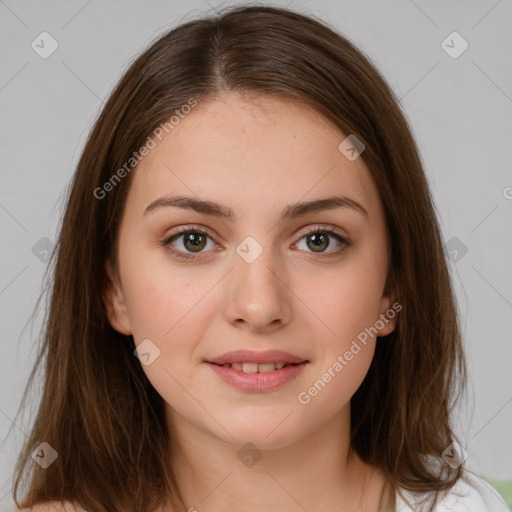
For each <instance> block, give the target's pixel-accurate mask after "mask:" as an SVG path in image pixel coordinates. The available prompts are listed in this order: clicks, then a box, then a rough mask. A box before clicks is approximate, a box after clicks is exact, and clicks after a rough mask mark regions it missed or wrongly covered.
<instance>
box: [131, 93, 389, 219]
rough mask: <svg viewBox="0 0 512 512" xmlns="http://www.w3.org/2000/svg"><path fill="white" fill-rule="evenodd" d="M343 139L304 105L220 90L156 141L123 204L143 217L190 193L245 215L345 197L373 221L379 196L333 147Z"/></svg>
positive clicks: (357, 166)
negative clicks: (167, 199) (151, 207)
mask: <svg viewBox="0 0 512 512" xmlns="http://www.w3.org/2000/svg"><path fill="white" fill-rule="evenodd" d="M346 137H347V134H344V133H342V132H341V131H340V130H339V129H338V128H337V127H335V126H334V125H333V124H332V123H331V122H329V121H328V120H327V119H326V118H325V117H323V116H322V115H320V114H319V113H318V112H316V111H315V110H313V109H311V108H310V107H308V106H306V105H304V104H300V103H297V102H290V101H284V100H282V99H277V98H273V97H268V96H260V97H252V98H250V99H249V98H244V97H242V96H241V95H238V94H235V93H226V94H224V95H222V96H221V97H219V98H215V99H208V100H206V101H202V102H199V104H198V105H197V106H196V107H195V108H194V109H193V110H192V111H191V112H190V113H189V114H187V115H184V116H183V117H182V118H181V119H180V121H179V123H178V124H177V125H175V126H174V128H173V129H172V131H170V132H169V133H168V134H166V135H164V136H163V138H162V140H161V141H158V140H157V139H156V146H155V147H154V149H152V150H151V151H150V153H149V154H148V155H147V156H146V157H145V158H144V159H143V160H142V161H141V162H140V164H139V165H138V167H137V168H136V169H135V170H134V171H133V172H134V176H133V181H132V184H131V187H130V192H129V195H128V202H129V203H130V204H131V207H132V208H135V209H136V210H138V211H140V212H141V213H142V212H143V210H144V209H145V208H146V207H147V206H148V204H149V203H150V202H152V201H154V200H155V199H156V198H158V197H161V196H163V195H166V194H168V195H171V194H173V195H175V194H186V195H194V196H199V197H201V198H203V199H210V200H213V201H215V202H218V203H221V204H226V206H228V207H230V208H232V209H233V210H234V211H235V212H238V213H239V214H240V216H241V217H243V216H247V215H251V216H253V215H254V214H257V213H259V214H261V215H264V213H265V212H269V210H274V209H275V211H277V210H280V209H281V207H282V206H283V205H285V204H291V203H295V202H297V201H299V200H303V201H307V200H311V199H317V198H320V197H327V196H333V195H344V196H348V197H350V198H352V199H354V200H356V201H358V202H360V203H362V204H363V205H364V206H365V208H366V209H367V210H368V211H369V213H370V217H373V216H378V215H380V214H381V213H382V212H381V206H380V200H379V196H378V192H377V190H376V188H375V185H374V183H373V180H372V179H371V175H370V173H369V171H368V169H367V168H366V166H365V164H364V162H363V160H362V158H357V159H356V160H354V161H350V160H348V159H347V158H346V157H345V156H344V154H342V153H341V152H340V150H339V149H338V146H339V145H340V143H341V142H342V141H343V140H344V139H345V138H346Z"/></svg>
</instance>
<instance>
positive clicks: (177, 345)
mask: <svg viewBox="0 0 512 512" xmlns="http://www.w3.org/2000/svg"><path fill="white" fill-rule="evenodd" d="M125 275H126V277H125V281H126V285H125V298H126V303H127V308H128V314H129V317H130V323H131V326H132V331H133V337H134V339H135V342H136V344H138V343H140V342H141V341H142V340H144V339H146V338H149V339H151V340H152V341H153V342H154V343H155V344H156V345H157V346H158V348H159V349H160V351H161V353H162V355H169V354H174V355H177V354H179V353H180V352H181V350H182V349H184V348H185V347H187V348H188V352H191V350H192V349H193V348H194V346H195V344H196V343H198V342H199V340H200V337H201V335H202V333H204V330H205V326H206V325H207V322H208V319H209V318H210V316H211V315H212V314H213V312H214V310H215V306H214V304H213V303H212V300H211V298H210V297H205V293H206V292H207V291H208V290H209V289H210V288H211V287H212V286H213V285H214V284H215V283H214V282H213V281H212V283H210V279H208V277H207V276H203V277H202V278H201V279H195V280H194V279H191V278H190V275H189V273H186V274H185V273H184V272H183V271H180V269H179V268H175V269H174V270H173V271H172V272H171V271H170V266H167V267H166V266H163V267H162V266H160V267H159V266H156V265H152V264H151V263H150V262H148V263H147V264H145V265H137V266H135V265H134V266H132V267H127V268H126V274H125ZM208 299H210V300H208ZM166 359H167V360H169V361H173V360H176V357H172V358H171V357H166Z"/></svg>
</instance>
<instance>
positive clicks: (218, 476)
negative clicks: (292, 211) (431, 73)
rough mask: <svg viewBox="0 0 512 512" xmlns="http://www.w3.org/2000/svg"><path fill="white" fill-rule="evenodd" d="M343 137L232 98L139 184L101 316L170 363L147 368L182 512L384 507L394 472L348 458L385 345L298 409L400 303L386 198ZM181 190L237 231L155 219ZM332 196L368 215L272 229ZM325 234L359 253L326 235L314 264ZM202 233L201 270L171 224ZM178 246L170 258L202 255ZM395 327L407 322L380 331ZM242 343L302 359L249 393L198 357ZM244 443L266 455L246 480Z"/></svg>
mask: <svg viewBox="0 0 512 512" xmlns="http://www.w3.org/2000/svg"><path fill="white" fill-rule="evenodd" d="M345 137H346V135H345V134H343V133H341V132H340V130H339V129H338V128H336V127H335V126H333V125H332V124H330V123H329V122H328V121H327V120H326V119H325V118H324V117H323V116H321V115H319V114H318V113H316V112H315V111H313V110H311V109H309V108H308V107H306V106H304V105H300V104H296V103H292V102H284V101H283V100H279V99H273V98H269V97H259V98H249V97H243V96H240V95H237V94H235V93H231V92H230V93H224V94H223V95H222V96H220V97H219V98H215V99H210V100H208V101H202V102H201V103H200V104H199V105H198V106H197V107H196V108H195V109H194V110H193V111H192V112H191V113H190V114H188V115H187V116H186V117H185V118H184V119H182V120H181V121H180V123H179V124H178V125H177V126H176V127H175V128H174V129H173V130H172V132H170V133H169V134H168V135H166V136H165V137H164V138H163V140H162V141H161V142H159V143H158V144H157V147H155V148H154V149H153V150H152V151H151V152H150V154H149V155H148V156H147V157H146V158H145V159H144V160H143V161H142V162H141V163H140V165H139V167H138V168H137V169H136V170H135V171H133V172H134V176H133V182H132V184H131V187H130V191H129V194H128V197H127V203H126V208H125V212H124V216H123V219H122V222H121V226H120V233H119V269H118V270H119V278H118V277H117V275H116V274H115V272H114V271H113V268H112V265H111V263H110V260H107V261H106V265H105V268H106V270H107V273H108V275H109V276H110V279H111V284H110V287H109V288H108V290H107V293H106V296H105V297H106V299H105V304H106V308H107V312H108V315H109V319H110V322H111V325H112V326H113V328H115V329H116V330H118V331H119V332H122V333H124V334H132V335H133V337H134V340H135V343H136V345H138V344H139V343H141V342H142V340H144V339H147V338H149V339H150V340H151V341H152V342H153V343H154V344H155V345H156V346H157V347H158V348H159V350H160V355H159V357H157V358H156V359H155V360H154V361H153V362H152V363H151V364H150V365H148V366H145V365H143V366H142V367H143V370H144V372H145V373H146V375H147V377H148V379H149V380H150V382H151V384H152V385H153V386H154V387H155V389H156V390H157V391H158V393H159V394H160V395H161V396H162V397H163V399H164V400H165V403H166V414H167V421H168V427H169V431H170V434H171V437H172V439H173V440H174V444H175V446H174V448H173V450H172V452H170V453H169V461H170V464H171V465H172V467H173V468H174V470H175V472H176V475H177V479H178V485H179V487H180V490H181V492H182V494H183V497H184V499H185V503H186V504H187V507H194V508H195V509H197V510H198V511H199V512H201V511H202V510H224V511H234V510H236V511H238V512H239V511H240V510H247V511H249V510H250V511H252V512H258V511H268V510H273V509H276V510H282V511H285V512H287V511H290V512H291V511H294V512H295V511H299V510H303V508H302V507H305V508H306V509H307V510H310V511H313V510H322V509H324V507H325V510H335V509H339V506H340V503H343V504H344V507H346V508H344V510H351V511H363V510H364V511H365V512H372V511H377V509H378V503H379V500H380V496H381V493H382V489H383V484H384V477H383V475H382V474H381V472H380V471H379V470H377V469H376V468H372V467H370V466H368V465H367V464H365V463H363V462H362V461H361V460H360V459H359V457H358V456H357V455H356V454H354V453H353V452H352V451H351V450H350V449H349V448H350V443H349V438H350V398H351V397H352V395H353V394H354V393H355V392H356V390H357V389H358V388H359V386H360V384H361V382H362V381H363V379H364V377H365V376H366V373H367V371H368V368H369V366H370V363H371V360H372V358H373V354H374V349H375V344H376V343H379V342H380V343H384V342H385V341H379V340H378V339H377V338H371V337H369V338H368V343H367V345H366V346H362V345H361V346H362V350H361V351H360V352H359V353H358V354H357V355H355V356H354V358H353V359H352V360H351V361H350V362H349V363H348V364H347V366H345V367H344V368H343V370H342V371H341V372H339V373H337V374H336V377H334V378H333V379H332V380H331V381H330V382H329V383H328V384H327V385H326V386H325V387H324V389H322V391H321V392H320V393H318V394H317V396H315V397H313V398H312V399H311V401H310V402H309V403H308V404H307V405H303V404H301V403H299V401H298V399H297V397H298V394H299V393H300V392H303V391H307V390H308V388H310V387H311V386H312V385H313V384H314V382H315V381H317V380H318V379H319V378H320V377H321V376H322V374H323V373H324V372H325V371H326V370H327V369H328V368H329V367H331V366H332V365H333V363H334V362H335V361H336V359H337V357H338V355H343V354H344V353H345V352H346V351H347V350H348V349H349V348H350V346H351V343H352V341H353V340H356V339H357V336H358V334H360V333H361V332H362V331H364V329H365V328H369V327H370V326H373V325H374V324H375V322H376V321H377V320H378V319H379V318H381V317H380V315H382V314H385V313H386V311H388V310H389V309H390V307H391V305H392V304H393V302H394V301H395V297H394V296H391V295H387V294H385V293H384V292H385V288H384V285H385V282H386V276H387V269H388V264H389V245H388V231H387V226H386V223H385V217H384V211H383V208H382V204H381V201H380V198H379V194H378V191H377V189H376V187H375V185H374V183H373V181H372V179H371V175H370V173H369V171H368V169H367V168H366V166H365V164H364V162H363V160H362V158H357V159H356V160H354V161H349V160H348V159H347V158H346V157H345V156H344V155H343V154H342V153H341V152H340V151H339V149H338V145H339V144H340V142H341V141H343V140H344V139H345ZM173 194H176V195H177V194H179V195H189V196H193V197H199V198H201V199H205V200H211V201H215V202H217V203H220V204H222V205H224V206H226V207H229V208H231V209H232V210H233V212H234V215H235V218H234V219H233V220H229V219H220V218H216V217H214V216H211V215H207V214H204V213H197V212H194V211H192V210H187V209H182V208H178V207H163V208H157V209H154V210H153V211H151V212H149V213H146V214H145V215H144V210H145V209H146V207H147V206H148V205H149V204H150V203H151V202H152V201H154V200H155V199H158V198H160V197H162V196H170V195H173ZM333 195H344V196H348V197H350V198H352V199H354V200H356V201H358V202H359V203H360V204H362V205H363V206H364V208H365V209H366V210H367V212H368V216H365V215H363V214H361V213H359V212H358V211H357V210H355V209H351V208H335V209H331V210H324V211H320V212H315V213H309V214H307V215H306V216H304V217H301V218H296V219H291V220H286V221H284V222H282V223H281V222H279V215H280V214H281V211H282V210H283V209H284V208H285V206H286V205H289V204H292V203H296V202H304V201H311V200H314V199H321V198H327V197H330V196H333ZM322 224H329V225H332V226H334V227H335V230H336V232H338V233H339V234H341V235H342V236H345V237H346V238H348V239H349V241H350V242H351V245H350V246H348V247H345V248H344V249H343V250H342V251H341V252H339V253H337V254H336V250H337V249H338V248H340V247H342V246H340V245H339V244H338V243H337V241H336V239H335V238H332V237H331V238H330V239H329V246H328V247H327V248H326V247H325V246H321V248H320V249H319V250H320V252H315V247H314V246H313V248H311V247H310V246H308V244H307V242H308V240H310V238H308V237H307V236H306V235H305V234H304V233H303V232H304V231H305V229H304V228H306V229H311V231H314V230H315V229H316V228H318V227H319V226H320V227H321V226H322ZM197 225H199V226H201V227H202V228H203V229H205V230H206V231H207V232H208V235H209V236H210V237H211V239H207V240H208V242H207V244H206V246H205V247H204V249H202V252H201V253H199V254H198V256H199V257H198V258H197V259H195V260H190V261H185V260H183V259H180V258H179V257H177V256H175V255H173V254H172V253H171V252H169V250H168V249H167V248H166V247H164V246H162V244H161V240H162V239H164V238H166V237H168V236H170V235H171V234H173V233H175V231H176V228H178V227H180V226H183V227H187V228H189V227H190V228H191V229H192V228H193V227H194V226H196V227H197ZM320 230H321V229H320ZM248 236H251V237H253V238H254V239H255V240H256V241H257V242H258V243H259V244H260V246H261V247H262V249H263V252H262V254H261V255H260V256H259V257H258V258H257V259H256V260H255V261H254V262H252V263H247V262H246V261H245V260H244V259H242V258H241V257H240V256H239V255H238V254H237V252H236V248H237V246H238V245H239V244H240V243H241V242H242V241H243V240H244V239H245V238H246V237H248ZM184 240H185V239H184V237H183V236H182V237H180V238H178V239H176V240H174V242H172V246H173V247H174V248H175V250H176V251H182V253H187V248H188V254H196V253H194V252H192V251H191V250H190V247H191V245H190V244H189V245H187V246H185V245H184ZM215 248H217V250H215ZM192 250H193V248H192ZM322 251H323V252H322ZM333 254H334V256H333ZM395 324H396V316H395V318H394V319H393V320H390V321H389V322H388V323H386V324H385V326H384V327H383V328H381V329H379V333H378V336H385V335H387V334H389V333H390V332H392V331H393V330H394V329H395ZM237 348H246V349H253V350H256V351H263V350H267V349H280V350H283V351H286V352H290V353H292V354H295V355H298V356H300V357H302V358H304V359H307V360H309V364H308V365H307V367H306V368H304V370H303V371H302V373H301V374H300V375H299V376H298V377H297V378H296V379H294V380H292V381H289V382H287V383H286V384H284V385H283V386H281V387H279V388H278V389H276V390H273V391H267V392H261V393H249V392H244V391H241V390H238V389H236V388H233V387H231V386H230V385H229V384H226V383H224V382H223V381H221V380H220V379H219V377H218V376H217V375H216V373H215V372H213V371H212V369H211V368H210V366H209V365H208V364H206V363H205V362H204V361H205V360H207V359H211V358H213V357H215V356H219V355H221V354H223V353H225V352H227V351H229V350H233V349H237ZM248 442H250V443H253V444H254V445H255V446H256V447H257V448H258V450H259V453H260V455H261V459H260V460H259V461H258V462H257V463H256V464H255V465H254V466H252V467H247V466H246V465H244V464H242V463H241V461H240V460H239V459H238V458H237V453H238V451H239V450H240V448H241V447H243V446H244V445H245V444H246V443H248ZM363 486H366V488H365V491H364V492H363Z"/></svg>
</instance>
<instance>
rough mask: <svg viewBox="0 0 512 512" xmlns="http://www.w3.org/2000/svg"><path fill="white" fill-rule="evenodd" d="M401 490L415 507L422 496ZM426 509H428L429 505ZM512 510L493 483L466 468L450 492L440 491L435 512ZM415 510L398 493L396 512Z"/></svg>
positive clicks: (500, 511)
mask: <svg viewBox="0 0 512 512" xmlns="http://www.w3.org/2000/svg"><path fill="white" fill-rule="evenodd" d="M401 491H402V493H403V494H404V495H405V496H406V498H407V500H408V501H409V502H410V504H411V505H413V507H414V504H415V501H416V500H418V501H420V500H421V496H420V497H419V498H418V497H415V496H418V495H416V494H415V493H412V492H410V491H406V490H405V489H401ZM426 509H427V510H428V507H427V508H426ZM511 510H512V509H511V508H510V507H509V506H508V505H507V504H506V502H505V500H504V499H503V497H502V496H501V494H500V493H499V492H498V491H497V490H496V489H495V488H494V487H493V486H492V485H491V484H489V483H488V482H486V481H485V480H484V479H483V478H481V477H480V476H478V475H477V474H475V473H473V472H471V471H470V470H468V469H464V472H463V474H462V477H461V478H459V480H457V482H456V483H455V485H454V486H453V487H452V488H451V489H450V491H449V492H448V493H446V491H444V494H443V492H442V491H440V493H439V498H438V502H437V506H436V508H435V512H510V511H511ZM414 511H415V509H414V508H411V507H410V506H409V505H408V504H407V503H405V502H404V500H403V499H402V497H401V496H400V495H399V494H398V493H397V494H396V509H395V512H414Z"/></svg>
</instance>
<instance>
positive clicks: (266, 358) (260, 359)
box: [207, 350, 307, 364]
mask: <svg viewBox="0 0 512 512" xmlns="http://www.w3.org/2000/svg"><path fill="white" fill-rule="evenodd" d="M306 361H307V359H304V358H303V357H298V356H294V355H293V354H289V353H287V352H283V351H282V350H266V351H265V352H256V351H254V350H232V351H231V352H226V353H225V354H222V355H221V356H218V357H215V358H213V359H209V360H207V362H208V363H214V364H233V363H259V364H264V363H281V364H286V363H289V364H299V363H304V362H306Z"/></svg>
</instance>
